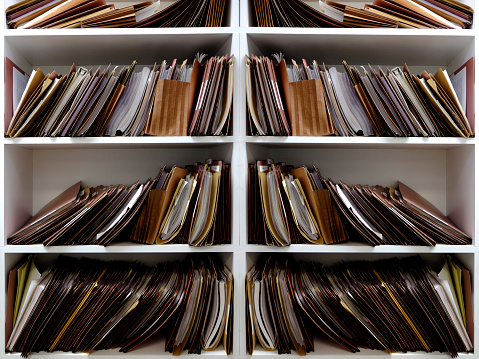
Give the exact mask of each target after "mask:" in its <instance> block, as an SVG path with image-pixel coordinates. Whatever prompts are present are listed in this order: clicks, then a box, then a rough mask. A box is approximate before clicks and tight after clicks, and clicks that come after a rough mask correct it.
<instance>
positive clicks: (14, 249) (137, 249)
mask: <svg viewBox="0 0 479 359" xmlns="http://www.w3.org/2000/svg"><path fill="white" fill-rule="evenodd" d="M3 248H4V253H34V254H45V253H63V254H69V253H110V254H113V253H140V254H141V253H158V254H162V253H179V254H183V253H184V254H188V253H233V252H235V251H238V247H237V246H235V245H231V244H221V245H214V246H207V247H193V246H189V245H187V244H164V245H148V244H141V243H126V244H124V243H122V244H111V245H109V246H106V247H104V246H96V245H76V246H49V247H45V246H43V245H41V244H32V245H6V246H5V247H3Z"/></svg>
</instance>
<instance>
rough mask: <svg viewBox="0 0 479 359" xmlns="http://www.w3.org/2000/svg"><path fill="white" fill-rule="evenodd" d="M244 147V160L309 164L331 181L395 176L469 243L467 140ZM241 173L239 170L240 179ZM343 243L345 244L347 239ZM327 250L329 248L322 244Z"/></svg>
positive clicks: (471, 207) (393, 180) (470, 161)
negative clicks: (454, 144) (445, 143)
mask: <svg viewBox="0 0 479 359" xmlns="http://www.w3.org/2000/svg"><path fill="white" fill-rule="evenodd" d="M246 147H247V162H248V163H253V162H254V161H256V160H265V159H272V160H274V161H276V162H284V163H286V164H288V165H293V166H295V167H300V166H302V165H305V166H307V167H312V165H315V166H316V167H317V168H318V169H319V170H320V172H321V174H322V175H323V177H324V178H331V179H332V180H333V181H334V182H335V183H337V182H339V181H343V182H345V183H346V184H348V185H351V186H352V185H355V184H362V185H371V186H374V185H381V186H393V187H396V186H397V181H401V182H403V183H405V184H406V185H407V186H409V187H410V188H412V189H414V190H415V191H416V192H418V193H419V194H420V195H422V196H423V197H425V198H426V199H427V200H429V201H430V202H431V203H433V204H434V205H435V206H436V207H437V208H438V209H439V210H440V211H442V212H443V213H445V214H446V215H447V216H448V217H449V218H450V219H451V220H452V221H453V222H454V223H455V224H456V225H457V226H458V227H459V228H460V229H461V230H462V231H464V232H465V233H466V234H467V235H468V236H470V237H471V238H472V239H473V243H474V238H475V228H476V226H475V218H476V217H475V203H474V198H475V172H474V167H475V166H474V163H475V147H474V145H472V144H471V145H461V146H458V147H453V148H450V149H446V148H441V147H439V148H430V147H428V146H424V147H421V148H420V149H418V148H414V147H413V148H409V147H406V148H403V147H401V146H398V147H397V148H389V147H387V146H385V147H383V148H381V150H378V149H377V148H375V147H373V148H368V146H366V147H362V146H353V147H352V148H351V147H350V146H348V145H344V146H340V145H339V144H338V145H333V146H329V145H321V144H320V145H316V144H309V143H307V144H300V143H298V144H297V145H293V144H291V145H280V144H277V143H274V144H266V143H265V144H252V143H248V144H247V146H246ZM245 166H246V165H245ZM246 177H247V175H246V174H245V175H244V180H245V181H246ZM245 183H247V181H246V182H245ZM344 245H345V248H347V246H348V245H349V243H348V242H346V243H344ZM334 246H335V245H333V246H327V247H334ZM312 247H314V248H315V247H316V246H312ZM319 247H322V246H319ZM320 250H321V249H317V250H316V249H314V251H320ZM330 250H332V251H334V249H327V251H330ZM380 251H382V249H380Z"/></svg>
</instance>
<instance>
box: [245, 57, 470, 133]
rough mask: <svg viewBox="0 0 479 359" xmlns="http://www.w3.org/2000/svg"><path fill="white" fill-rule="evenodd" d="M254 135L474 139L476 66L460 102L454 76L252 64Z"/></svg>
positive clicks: (265, 60) (249, 87) (253, 60)
mask: <svg viewBox="0 0 479 359" xmlns="http://www.w3.org/2000/svg"><path fill="white" fill-rule="evenodd" d="M245 61H246V97H247V107H248V118H249V120H248V128H247V130H248V132H249V134H251V135H276V136H290V135H293V136H329V135H340V136H392V137H437V136H454V137H473V136H474V133H473V129H472V127H473V126H471V123H472V124H473V123H474V122H473V121H474V100H473V93H474V91H473V77H474V71H473V69H472V63H473V59H470V60H469V61H467V62H466V63H465V64H464V65H463V66H461V69H463V68H464V67H466V68H467V67H468V68H469V70H468V71H467V74H466V77H467V79H466V80H465V82H466V84H465V86H466V88H467V86H468V83H469V87H468V88H467V91H468V92H467V94H466V96H464V97H463V100H460V99H459V97H458V95H457V93H456V90H455V88H454V86H453V84H452V82H451V78H450V76H449V74H448V73H447V71H445V70H442V69H441V68H439V69H438V70H437V71H436V73H435V74H434V75H433V74H432V73H429V72H427V71H423V72H422V73H421V74H419V75H415V74H414V73H413V72H412V70H410V69H409V68H408V66H407V65H406V64H404V66H403V67H402V68H401V67H395V68H392V69H389V68H385V67H383V68H382V67H381V66H377V67H376V68H373V67H372V66H370V65H369V66H361V67H355V66H349V65H348V64H347V63H346V61H343V67H344V72H340V71H339V70H338V69H337V68H336V67H328V66H326V65H325V64H324V63H322V64H321V63H318V62H317V61H316V60H314V61H312V62H311V63H308V61H307V60H306V59H302V61H301V62H296V61H295V60H294V59H293V60H291V61H290V62H288V63H287V62H286V60H285V59H284V56H283V55H282V54H281V53H279V54H274V55H273V56H272V58H269V57H266V56H255V55H251V56H246V57H245Z"/></svg>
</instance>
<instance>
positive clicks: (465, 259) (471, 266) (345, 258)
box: [242, 246, 476, 359]
mask: <svg viewBox="0 0 479 359" xmlns="http://www.w3.org/2000/svg"><path fill="white" fill-rule="evenodd" d="M250 247H251V246H250ZM269 254H271V253H269ZM266 255H267V254H265V253H257V252H250V251H249V250H248V252H247V253H246V256H245V259H244V264H245V271H246V272H247V271H248V270H249V269H250V268H251V267H252V266H253V265H255V264H256V263H257V262H258V261H259V260H260V258H262V257H263V256H266ZM282 255H284V254H282ZM414 255H415V254H414V253H395V252H391V253H369V254H367V255H366V256H365V255H364V253H352V252H350V253H341V254H338V255H336V256H335V255H331V254H330V253H312V252H311V251H309V250H304V251H298V252H296V253H290V254H289V255H286V256H287V257H286V256H285V257H282V258H283V259H285V258H291V257H292V258H293V259H295V260H297V261H305V262H308V261H313V262H316V263H321V264H322V265H325V266H327V267H330V266H333V265H334V264H338V263H340V262H351V261H364V260H367V261H373V262H374V261H378V260H385V259H390V258H391V259H392V258H408V257H412V256H414ZM419 255H420V257H421V258H422V259H423V261H424V262H425V263H426V265H427V266H429V267H430V268H431V269H433V270H434V271H436V273H438V272H439V271H440V269H441V268H442V266H443V264H444V259H445V257H444V254H439V253H437V254H436V253H421V254H419ZM454 257H455V258H457V259H458V260H459V261H460V262H461V263H462V264H463V265H464V266H465V267H466V268H467V269H468V270H469V271H470V273H471V279H473V278H474V271H475V268H476V267H475V254H474V253H459V254H454ZM473 287H474V283H473ZM242 295H243V296H245V292H244V291H243V293H242ZM473 303H474V293H473ZM245 315H246V313H245V312H244V311H243V316H245ZM311 328H312V329H311V331H310V334H311V335H312V336H313V338H314V351H313V352H310V353H308V354H307V355H306V357H307V358H335V359H340V358H341V359H347V358H356V357H357V358H403V357H406V358H414V359H424V358H444V359H445V358H450V355H449V354H447V353H440V352H432V353H426V352H407V353H399V352H398V353H389V352H387V351H382V350H370V349H363V348H360V351H359V352H357V353H350V352H349V351H347V350H346V349H344V348H343V347H341V346H340V345H338V344H337V343H336V342H334V341H332V340H331V339H330V338H328V337H326V335H324V334H323V333H322V332H321V330H320V329H319V328H317V327H315V326H314V325H312V326H311ZM244 330H246V328H245V329H244ZM245 340H246V338H244V339H243V343H242V345H243V347H242V350H243V351H242V354H243V355H246V348H245V344H246V343H245ZM277 355H278V352H277V351H276V350H274V351H265V350H264V349H263V348H262V347H261V345H260V344H259V343H257V344H256V348H255V350H254V352H253V355H252V356H251V357H252V358H255V359H256V358H260V359H267V358H271V357H273V356H277ZM283 356H284V357H287V358H300V356H299V355H298V354H297V353H296V352H295V351H293V352H292V354H290V355H288V354H284V355H283ZM473 356H474V354H472V353H470V354H466V353H459V356H458V357H459V358H470V357H473Z"/></svg>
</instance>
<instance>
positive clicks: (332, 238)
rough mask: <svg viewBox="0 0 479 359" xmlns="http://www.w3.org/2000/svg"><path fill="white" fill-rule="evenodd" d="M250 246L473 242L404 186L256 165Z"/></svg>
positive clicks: (252, 181) (251, 179) (250, 197)
mask: <svg viewBox="0 0 479 359" xmlns="http://www.w3.org/2000/svg"><path fill="white" fill-rule="evenodd" d="M248 208H249V214H248V220H249V232H248V233H249V242H250V243H256V244H267V245H273V246H288V245H290V244H298V243H312V244H323V243H326V244H332V243H338V242H342V241H345V240H347V239H348V238H349V239H359V240H361V239H362V240H365V241H366V242H367V243H369V244H370V245H372V246H376V245H381V244H393V245H428V246H435V245H436V244H437V243H442V244H462V245H466V244H471V242H472V239H471V238H470V237H469V236H468V235H467V234H465V233H464V232H462V231H461V230H460V229H459V228H457V227H456V226H455V225H454V223H452V221H451V220H450V219H449V218H448V217H447V216H445V215H444V214H443V213H442V212H441V211H440V210H438V209H437V208H436V207H435V206H434V205H433V204H432V203H430V202H429V201H428V200H426V199H425V198H424V197H422V196H421V195H420V194H418V193H417V192H416V191H414V190H413V189H411V188H409V187H408V186H407V185H405V184H404V183H402V182H400V181H398V182H397V187H396V188H394V187H392V186H391V187H383V186H378V185H376V186H368V185H355V186H348V185H347V184H345V183H344V182H339V183H335V182H333V181H332V180H326V179H324V178H323V177H322V175H321V173H320V172H319V170H318V169H317V168H316V167H315V168H314V169H313V170H312V171H309V170H308V169H307V168H306V167H300V168H293V167H292V166H287V165H285V164H284V163H274V162H273V161H271V160H269V161H257V162H256V163H255V164H250V165H249V194H248Z"/></svg>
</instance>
